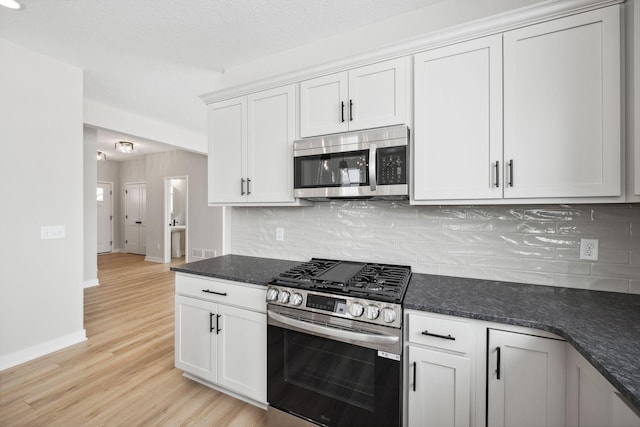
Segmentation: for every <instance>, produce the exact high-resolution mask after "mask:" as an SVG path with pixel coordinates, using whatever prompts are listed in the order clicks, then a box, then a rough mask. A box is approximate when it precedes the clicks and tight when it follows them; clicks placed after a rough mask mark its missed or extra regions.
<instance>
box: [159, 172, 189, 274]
mask: <svg viewBox="0 0 640 427" xmlns="http://www.w3.org/2000/svg"><path fill="white" fill-rule="evenodd" d="M164 189H165V193H164V194H165V197H164V201H165V203H164V205H165V209H164V220H165V221H164V223H165V224H166V225H165V228H164V229H165V234H164V262H165V263H167V262H170V261H171V259H172V258H182V257H184V258H185V260H186V261H187V262H188V261H189V256H188V255H187V253H186V252H187V251H188V248H189V233H188V232H187V230H188V227H189V221H188V217H189V177H187V176H175V177H165V179H164Z"/></svg>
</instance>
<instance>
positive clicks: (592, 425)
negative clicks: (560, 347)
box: [567, 347, 640, 427]
mask: <svg viewBox="0 0 640 427" xmlns="http://www.w3.org/2000/svg"><path fill="white" fill-rule="evenodd" d="M567 426H571V427H607V426H609V427H640V415H638V414H636V413H635V411H634V410H633V409H631V407H630V406H629V404H627V402H626V401H625V400H624V398H623V397H621V396H620V395H619V394H618V392H617V391H616V390H615V389H614V388H613V386H612V385H611V384H610V383H609V381H607V380H606V379H605V378H604V377H603V376H602V375H601V374H600V373H599V372H598V371H597V370H596V369H595V368H594V367H593V366H592V365H591V364H590V363H589V362H588V361H587V360H586V359H585V358H584V357H582V356H581V355H580V354H579V353H578V352H577V351H576V350H575V349H574V348H572V347H571V348H569V349H568V350H567Z"/></svg>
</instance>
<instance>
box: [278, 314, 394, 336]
mask: <svg viewBox="0 0 640 427" xmlns="http://www.w3.org/2000/svg"><path fill="white" fill-rule="evenodd" d="M267 314H268V315H269V317H270V318H272V319H273V320H276V321H278V322H280V323H283V324H285V325H288V326H293V327H294V328H298V329H300V330H303V331H306V332H310V333H316V334H320V335H322V336H329V337H334V338H343V339H349V340H352V341H359V342H362V343H367V344H396V343H397V342H398V341H400V338H398V337H394V336H390V335H375V334H365V333H362V332H354V331H347V330H344V329H336V328H332V327H329V326H322V325H318V324H315V323H309V322H305V321H304V320H298V319H294V318H291V317H289V316H284V315H282V314H279V313H274V312H273V311H268V310H267Z"/></svg>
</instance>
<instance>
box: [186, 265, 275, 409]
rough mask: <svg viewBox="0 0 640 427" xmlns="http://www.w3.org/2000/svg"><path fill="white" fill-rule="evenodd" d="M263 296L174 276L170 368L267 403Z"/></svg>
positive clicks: (230, 284) (250, 290)
mask: <svg viewBox="0 0 640 427" xmlns="http://www.w3.org/2000/svg"><path fill="white" fill-rule="evenodd" d="M264 301H265V290H262V289H256V288H252V287H248V286H246V285H244V284H240V283H235V282H228V281H224V280H210V279H206V278H202V279H200V278H195V277H193V276H183V275H180V274H176V297H175V365H176V367H177V368H179V369H182V370H183V371H185V372H186V373H188V374H190V375H193V376H194V377H197V378H198V379H200V380H203V382H205V383H206V384H209V385H211V386H214V387H216V388H220V389H221V390H222V391H226V392H229V393H230V394H233V395H236V396H239V397H242V398H246V399H247V400H248V401H250V402H255V403H258V404H261V405H264V404H266V400H267V373H266V367H267V362H266V360H267V354H266V350H267V319H266V314H265V308H264Z"/></svg>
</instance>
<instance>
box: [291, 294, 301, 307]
mask: <svg viewBox="0 0 640 427" xmlns="http://www.w3.org/2000/svg"><path fill="white" fill-rule="evenodd" d="M291 304H293V305H300V304H302V295H300V294H299V293H298V292H295V293H294V294H293V295H291Z"/></svg>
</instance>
